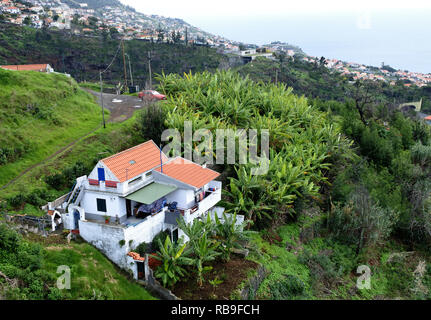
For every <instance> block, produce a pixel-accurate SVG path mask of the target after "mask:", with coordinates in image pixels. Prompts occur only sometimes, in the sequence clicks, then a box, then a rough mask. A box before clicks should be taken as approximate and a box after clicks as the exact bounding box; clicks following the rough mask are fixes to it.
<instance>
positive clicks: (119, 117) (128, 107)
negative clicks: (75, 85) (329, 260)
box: [84, 89, 148, 122]
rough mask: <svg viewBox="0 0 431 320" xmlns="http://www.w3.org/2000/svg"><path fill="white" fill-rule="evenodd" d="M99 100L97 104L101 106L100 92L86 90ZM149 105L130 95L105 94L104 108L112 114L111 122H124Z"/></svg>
mask: <svg viewBox="0 0 431 320" xmlns="http://www.w3.org/2000/svg"><path fill="white" fill-rule="evenodd" d="M84 90H85V91H87V92H89V93H91V94H92V95H94V96H95V97H96V98H97V103H98V104H99V105H101V99H100V92H96V91H93V90H90V89H84ZM147 105H148V103H146V102H143V101H141V100H140V99H139V98H138V97H134V96H128V95H116V94H111V93H104V94H103V106H104V107H105V108H106V109H108V110H109V111H110V112H111V118H110V119H109V122H122V121H124V120H127V119H129V118H130V117H131V116H133V113H134V112H135V111H136V110H137V109H141V108H142V107H145V106H147Z"/></svg>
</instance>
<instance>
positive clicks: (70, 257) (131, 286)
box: [0, 223, 154, 300]
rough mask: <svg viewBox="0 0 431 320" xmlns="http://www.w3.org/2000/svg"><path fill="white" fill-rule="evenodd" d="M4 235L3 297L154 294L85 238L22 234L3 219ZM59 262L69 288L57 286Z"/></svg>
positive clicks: (0, 249)
mask: <svg viewBox="0 0 431 320" xmlns="http://www.w3.org/2000/svg"><path fill="white" fill-rule="evenodd" d="M0 240H1V241H0V271H1V273H2V276H1V277H0V300H3V299H8V300H15V299H18V300H40V299H43V300H45V299H48V300H64V299H68V300H70V299H73V300H77V299H79V300H81V299H84V300H88V299H90V300H111V299H121V300H122V299H124V300H126V299H127V300H148V299H154V298H153V297H152V296H151V295H150V294H149V293H148V292H147V291H146V290H145V289H144V288H143V287H142V286H141V285H139V284H137V283H135V282H133V281H131V280H129V279H128V278H127V276H126V275H125V274H124V273H123V272H121V271H120V270H118V268H116V267H115V266H114V265H113V264H112V263H111V262H110V261H109V260H108V259H107V258H106V257H105V256H103V255H102V254H101V253H100V252H99V251H98V250H97V249H95V248H94V247H92V246H91V245H89V244H87V243H82V242H78V243H76V242H73V243H71V244H67V243H66V241H65V240H64V238H63V237H62V236H57V237H55V236H51V237H49V238H39V237H38V236H35V235H32V236H31V237H30V238H23V237H22V236H21V235H19V234H18V233H17V232H16V231H14V230H12V229H9V228H8V227H7V226H6V225H4V224H1V223H0ZM59 266H63V268H64V267H68V268H69V269H70V289H68V288H65V289H59V288H58V286H57V285H56V284H57V279H58V278H59V277H60V276H61V275H63V274H64V269H62V270H63V271H61V272H57V271H58V267H59Z"/></svg>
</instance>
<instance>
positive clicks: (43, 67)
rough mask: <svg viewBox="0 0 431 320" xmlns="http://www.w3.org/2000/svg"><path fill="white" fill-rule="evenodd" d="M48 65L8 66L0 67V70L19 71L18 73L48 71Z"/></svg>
mask: <svg viewBox="0 0 431 320" xmlns="http://www.w3.org/2000/svg"><path fill="white" fill-rule="evenodd" d="M47 66H48V65H47V64H22V65H8V66H0V68H3V69H7V70H18V71H46V68H47Z"/></svg>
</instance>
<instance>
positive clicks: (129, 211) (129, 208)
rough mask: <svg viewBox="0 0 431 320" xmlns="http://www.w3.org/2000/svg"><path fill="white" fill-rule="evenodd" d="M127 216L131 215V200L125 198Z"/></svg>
mask: <svg viewBox="0 0 431 320" xmlns="http://www.w3.org/2000/svg"><path fill="white" fill-rule="evenodd" d="M126 211H127V218H129V217H131V216H132V200H129V199H126Z"/></svg>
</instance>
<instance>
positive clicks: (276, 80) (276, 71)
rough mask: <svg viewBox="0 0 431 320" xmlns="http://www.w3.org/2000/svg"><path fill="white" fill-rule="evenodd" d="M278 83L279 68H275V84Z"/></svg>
mask: <svg viewBox="0 0 431 320" xmlns="http://www.w3.org/2000/svg"><path fill="white" fill-rule="evenodd" d="M277 84H278V69H275V85H277Z"/></svg>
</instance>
